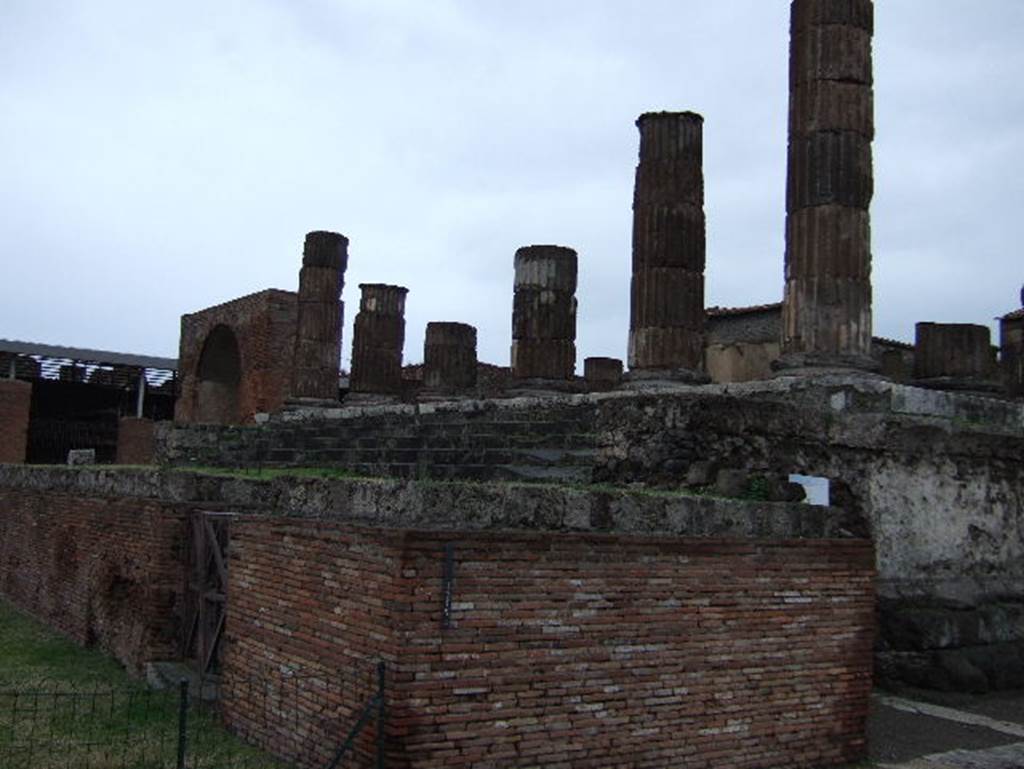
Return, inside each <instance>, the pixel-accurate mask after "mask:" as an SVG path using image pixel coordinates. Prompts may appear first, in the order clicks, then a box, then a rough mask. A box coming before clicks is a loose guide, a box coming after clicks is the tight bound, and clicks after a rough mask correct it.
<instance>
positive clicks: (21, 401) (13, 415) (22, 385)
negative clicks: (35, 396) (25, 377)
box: [0, 379, 32, 464]
mask: <svg viewBox="0 0 1024 769" xmlns="http://www.w3.org/2000/svg"><path fill="white" fill-rule="evenodd" d="M31 405H32V384H31V383H30V382H21V381H19V380H17V379H0V462H10V463H13V464H18V463H21V462H24V461H25V447H26V445H27V444H28V418H29V410H30V408H31Z"/></svg>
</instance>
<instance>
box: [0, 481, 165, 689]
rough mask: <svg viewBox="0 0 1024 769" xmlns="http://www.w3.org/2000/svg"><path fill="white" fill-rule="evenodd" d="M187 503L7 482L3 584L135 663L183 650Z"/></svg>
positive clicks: (61, 626) (0, 553)
mask: <svg viewBox="0 0 1024 769" xmlns="http://www.w3.org/2000/svg"><path fill="white" fill-rule="evenodd" d="M183 516H184V510H183V508H181V507H180V506H175V505H170V504H162V503H159V502H154V501H149V500H142V499H132V498H127V499H122V498H106V497H101V496H82V495H79V494H60V493H53V492H47V491H34V490H25V489H23V490H13V489H0V593H2V594H3V595H4V596H5V597H6V598H8V599H9V600H10V601H12V602H13V603H14V604H15V605H17V606H19V607H21V608H23V609H24V610H26V611H28V612H29V613H31V614H34V615H35V616H37V617H38V618H40V619H41V620H42V621H43V622H45V623H46V624H48V625H50V626H51V627H53V628H55V629H57V630H59V631H60V632H62V633H64V634H66V635H67V636H69V637H71V638H72V639H74V640H75V641H77V642H78V643H81V644H84V645H94V644H95V645H98V646H100V647H101V648H103V649H106V650H107V651H109V652H110V653H111V654H113V655H114V656H115V657H116V658H117V659H118V660H119V661H120V662H121V663H122V664H124V665H125V666H126V667H127V668H128V669H129V670H131V671H133V672H136V673H137V672H139V670H140V668H141V666H142V664H143V663H144V662H146V661H149V660H154V659H171V658H174V657H176V656H177V653H178V649H177V633H178V627H177V622H178V619H177V617H178V613H179V611H180V605H179V603H180V600H181V592H182V589H183V587H184V565H183V564H184V555H183V547H184V543H183V539H182V532H183V530H184V529H183V523H182V522H183Z"/></svg>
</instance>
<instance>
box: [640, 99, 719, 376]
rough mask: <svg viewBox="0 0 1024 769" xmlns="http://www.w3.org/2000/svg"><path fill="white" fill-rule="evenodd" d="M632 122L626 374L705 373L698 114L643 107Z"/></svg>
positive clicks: (701, 175)
mask: <svg viewBox="0 0 1024 769" xmlns="http://www.w3.org/2000/svg"><path fill="white" fill-rule="evenodd" d="M636 124H637V127H638V128H639V129H640V162H639V163H638V165H637V167H636V184H635V186H634V190H633V279H632V285H631V290H630V318H629V369H630V378H633V379H635V378H651V377H654V378H668V379H679V380H683V381H704V380H705V379H706V377H705V376H704V375H703V374H701V373H700V372H701V368H702V359H703V352H704V172H703V126H704V118H702V117H701V116H700V115H698V114H696V113H693V112H648V113H646V114H643V115H641V116H640V117H639V118H638V119H637V121H636Z"/></svg>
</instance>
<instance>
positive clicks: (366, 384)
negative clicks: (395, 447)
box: [350, 283, 409, 395]
mask: <svg viewBox="0 0 1024 769" xmlns="http://www.w3.org/2000/svg"><path fill="white" fill-rule="evenodd" d="M359 290H360V291H361V292H362V295H361V297H360V299H359V314H358V315H356V322H355V330H354V331H353V333H352V373H351V377H352V383H351V385H350V389H351V391H352V392H353V393H361V394H372V395H399V394H401V392H402V347H403V345H404V344H405V296H406V294H408V293H409V289H407V288H404V287H402V286H388V285H385V284H383V283H360V284H359Z"/></svg>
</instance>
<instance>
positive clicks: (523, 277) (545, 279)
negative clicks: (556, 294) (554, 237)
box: [514, 246, 578, 294]
mask: <svg viewBox="0 0 1024 769" xmlns="http://www.w3.org/2000/svg"><path fill="white" fill-rule="evenodd" d="M577 261H578V258H577V255H576V252H575V251H574V250H573V249H571V248H566V247H565V246H523V247H522V248H520V249H518V250H517V251H516V255H515V281H514V285H515V288H516V289H524V288H537V289H547V290H549V291H563V292H565V293H567V294H574V293H576V273H577V269H578V268H577Z"/></svg>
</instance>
